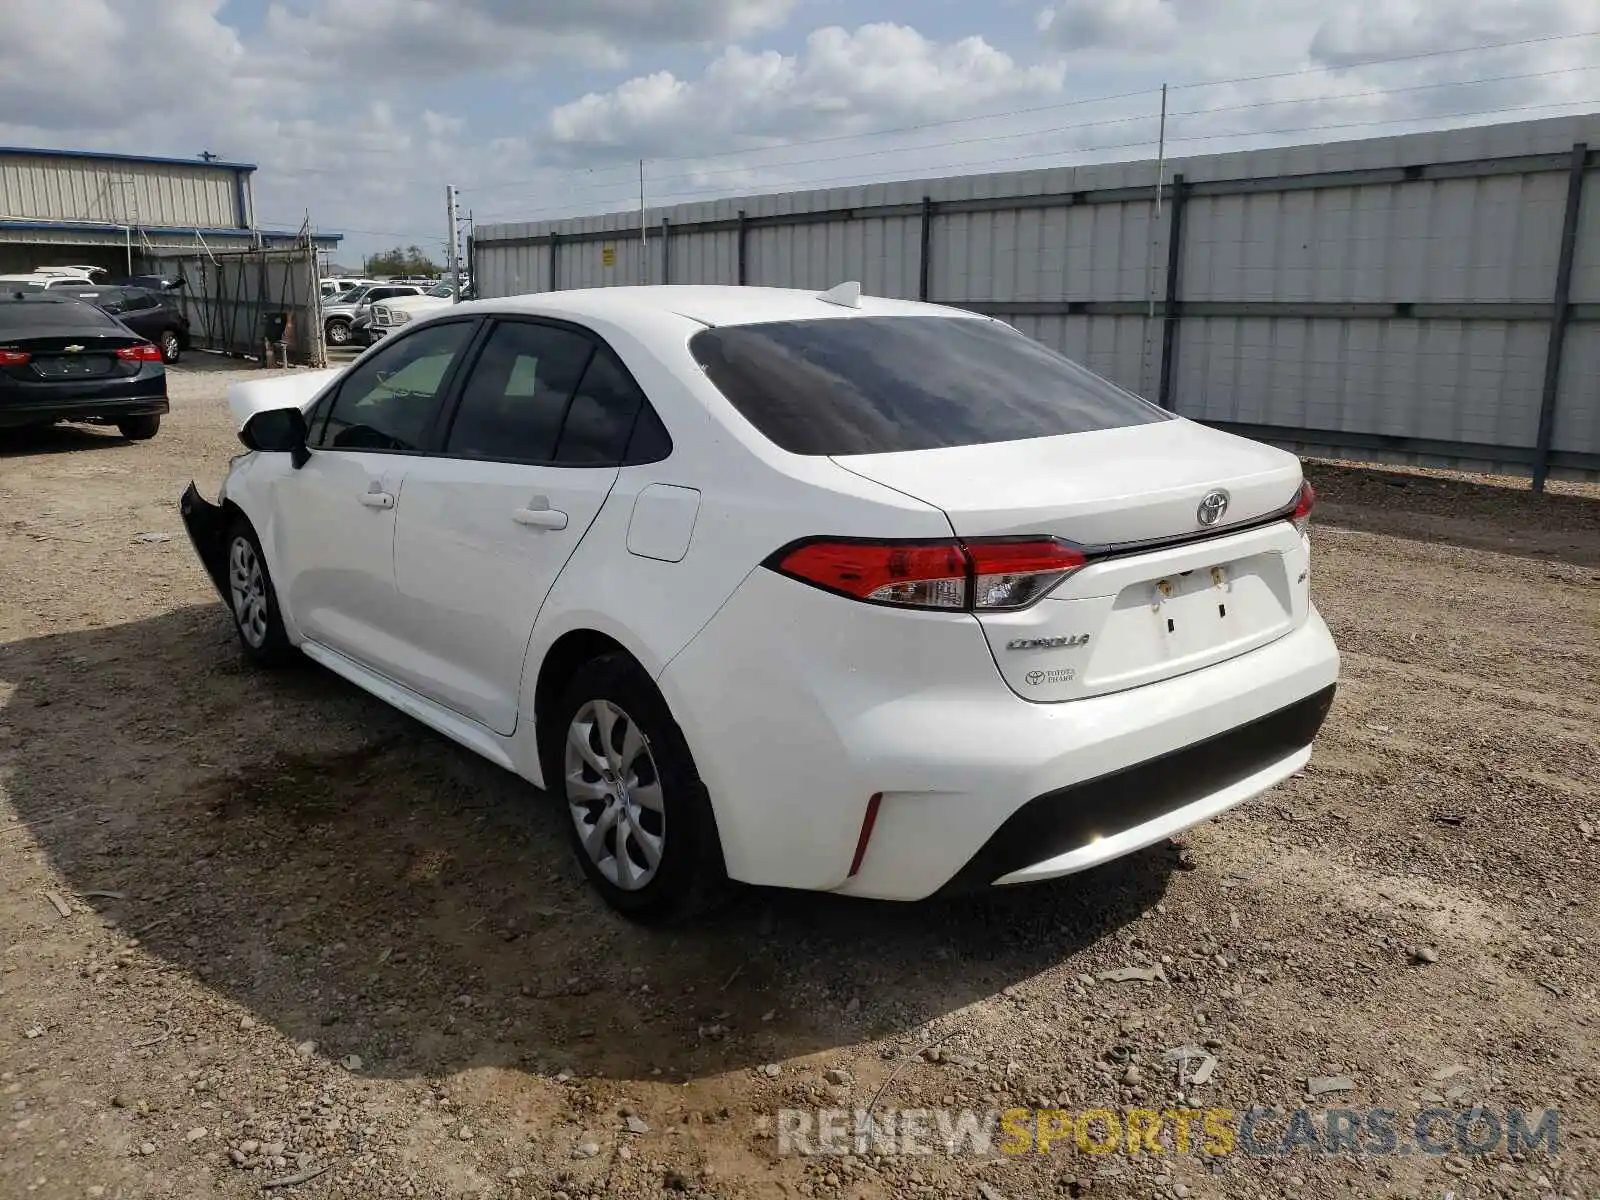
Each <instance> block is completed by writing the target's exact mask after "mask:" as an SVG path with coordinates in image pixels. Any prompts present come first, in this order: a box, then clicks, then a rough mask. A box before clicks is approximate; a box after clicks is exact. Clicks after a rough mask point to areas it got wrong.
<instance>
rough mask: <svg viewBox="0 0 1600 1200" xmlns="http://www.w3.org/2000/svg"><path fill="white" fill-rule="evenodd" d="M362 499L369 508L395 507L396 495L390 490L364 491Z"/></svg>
mask: <svg viewBox="0 0 1600 1200" xmlns="http://www.w3.org/2000/svg"><path fill="white" fill-rule="evenodd" d="M360 499H361V503H363V504H365V505H366V506H367V507H368V508H393V507H394V496H393V495H392V494H391V493H389V492H363V493H361V497H360Z"/></svg>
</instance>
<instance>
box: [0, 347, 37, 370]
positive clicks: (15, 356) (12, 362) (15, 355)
mask: <svg viewBox="0 0 1600 1200" xmlns="http://www.w3.org/2000/svg"><path fill="white" fill-rule="evenodd" d="M32 360H33V355H31V354H29V353H28V352H27V351H26V350H0V367H21V366H26V365H27V364H28V363H29V362H31V361H32Z"/></svg>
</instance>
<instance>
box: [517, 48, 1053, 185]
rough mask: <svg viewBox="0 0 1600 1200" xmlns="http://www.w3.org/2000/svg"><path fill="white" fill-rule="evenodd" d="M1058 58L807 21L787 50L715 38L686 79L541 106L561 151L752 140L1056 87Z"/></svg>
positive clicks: (1042, 93)
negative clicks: (722, 46) (1026, 62)
mask: <svg viewBox="0 0 1600 1200" xmlns="http://www.w3.org/2000/svg"><path fill="white" fill-rule="evenodd" d="M1062 78H1063V70H1062V68H1060V67H1058V66H1048V65H1045V66H1038V65H1036V66H1023V65H1020V64H1018V63H1017V62H1016V61H1014V60H1013V59H1012V58H1011V56H1010V55H1008V54H1005V53H1004V52H1002V51H1000V50H998V49H996V48H995V47H994V46H991V45H990V44H989V43H988V42H986V41H984V40H983V39H982V38H981V37H967V38H962V39H960V40H957V41H951V42H935V41H931V40H929V39H928V38H925V37H923V36H922V34H920V33H918V32H917V31H916V30H915V29H911V28H909V27H907V26H904V25H893V24H888V23H880V24H872V25H863V26H861V27H860V28H859V29H856V30H854V31H849V30H845V29H841V28H839V27H837V26H830V27H828V28H825V29H818V30H816V31H814V32H813V33H812V34H811V35H810V36H809V37H808V38H806V42H805V46H804V47H803V48H802V50H801V51H800V52H799V53H797V54H793V55H784V54H779V53H778V52H777V51H772V50H768V51H765V52H759V53H752V52H750V51H747V50H744V49H741V48H739V47H737V46H734V47H730V48H728V49H727V50H724V51H723V52H722V53H721V54H719V55H718V56H717V57H716V58H714V59H713V60H712V61H711V62H710V63H709V64H708V65H707V67H706V68H705V70H704V72H702V73H701V75H700V76H699V77H698V78H695V79H688V80H685V79H679V78H677V77H676V76H674V75H673V74H672V73H671V72H668V71H658V72H655V73H653V74H649V75H641V76H637V77H635V78H633V79H629V80H627V81H626V82H624V83H622V84H620V85H618V86H617V87H615V88H613V89H611V90H610V91H608V92H591V93H590V94H588V95H586V96H584V97H583V98H581V99H579V100H575V101H573V102H572V103H570V104H564V105H562V106H560V107H559V108H557V109H555V110H554V111H553V112H552V113H551V114H550V119H549V125H548V131H549V137H550V139H551V141H552V143H553V145H554V147H556V148H560V149H563V150H565V151H566V153H567V156H568V158H569V160H576V159H577V158H579V157H583V156H590V155H595V154H604V153H609V154H610V155H612V156H615V157H635V156H643V157H660V156H664V155H676V154H684V153H692V152H694V151H696V150H702V149H706V148H709V147H712V146H715V147H718V148H719V149H720V148H727V147H730V146H738V145H745V146H759V145H762V144H770V143H772V142H774V141H781V140H783V139H786V138H793V137H805V136H815V135H817V134H825V133H847V132H852V131H855V130H860V129H869V128H874V127H877V126H879V125H882V124H885V123H887V124H896V123H907V122H916V121H923V120H938V119H940V118H942V117H953V116H961V115H964V114H967V113H970V112H973V111H975V110H981V109H985V108H990V109H992V108H994V107H995V106H996V105H997V104H999V103H1001V102H1006V101H1026V100H1030V99H1032V100H1036V101H1037V100H1040V99H1044V98H1048V97H1050V96H1054V95H1057V94H1059V92H1060V89H1061V85H1062Z"/></svg>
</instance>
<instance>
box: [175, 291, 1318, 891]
mask: <svg viewBox="0 0 1600 1200" xmlns="http://www.w3.org/2000/svg"><path fill="white" fill-rule="evenodd" d="M229 399H230V404H231V406H232V408H233V410H234V413H235V415H236V416H237V417H238V419H239V420H240V421H241V423H242V429H241V431H240V438H241V440H242V441H243V442H244V444H245V446H246V447H247V448H248V449H249V450H250V451H251V453H248V454H244V455H242V456H240V457H239V458H237V459H235V460H234V462H233V464H232V466H231V468H230V469H229V472H228V476H227V480H226V482H225V484H224V486H223V488H222V492H221V494H220V496H219V497H218V500H217V502H216V503H215V504H213V503H211V502H209V501H207V500H205V499H203V498H202V497H201V496H200V494H199V493H198V492H197V491H196V489H195V488H194V486H193V485H191V486H190V487H189V489H188V491H187V492H186V493H185V495H184V497H183V505H182V508H183V515H184V520H185V523H186V525H187V527H188V530H189V534H190V536H191V538H192V539H193V541H194V545H195V548H196V550H197V551H198V553H199V556H200V559H201V560H202V562H203V563H204V564H205V567H206V569H207V571H208V572H209V574H210V576H211V578H212V579H213V580H214V581H215V583H216V586H217V589H218V590H219V591H220V593H221V594H222V597H223V599H224V601H225V602H226V603H227V605H228V607H229V609H230V611H231V612H232V614H233V618H234V621H235V623H236V624H237V626H238V631H239V638H240V641H241V643H242V645H243V647H244V652H245V654H247V655H248V656H250V657H251V658H253V659H255V660H257V661H259V662H261V663H263V664H268V663H276V662H281V661H283V660H285V659H289V658H292V657H295V656H297V655H298V654H301V653H303V654H305V655H306V656H308V657H310V658H311V659H313V660H315V661H316V662H318V663H320V664H322V665H323V666H325V667H327V668H329V669H330V670H332V671H334V672H336V673H337V674H339V675H342V676H344V677H345V678H346V679H349V680H351V681H352V682H354V683H355V684H357V685H358V686H360V687H362V688H365V689H366V690H368V691H369V692H372V693H373V694H375V695H376V696H378V697H380V698H382V699H383V700H386V701H388V702H389V703H390V704H393V705H395V706H396V707H397V708H400V709H401V710H403V711H404V712H406V713H409V714H410V715H411V716H413V717H415V718H417V719H418V720H420V721H422V722H423V723H424V724H427V725H429V726H432V727H433V728H434V729H436V730H438V731H439V732H441V733H443V734H445V735H446V736H448V737H450V738H453V739H455V740H456V741H457V742H459V743H461V744H462V745H464V746H467V747H468V748H470V749H472V750H475V751H477V752H478V753H479V754H481V755H483V756H485V757H486V758H488V759H490V760H492V761H494V762H496V763H498V764H500V765H501V766H503V767H505V768H506V769H507V770H510V771H514V772H515V773H517V774H518V775H520V776H522V777H523V778H525V779H527V780H529V781H530V782H532V783H534V784H536V785H538V786H541V787H543V788H545V789H546V790H547V791H549V792H550V793H552V794H553V795H554V796H555V797H556V798H557V800H558V801H559V807H560V809H561V811H562V814H563V815H562V816H561V817H560V818H559V819H560V820H562V821H563V822H564V823H565V824H566V825H567V826H568V827H569V828H570V831H571V835H572V843H573V846H574V848H575V850H576V853H577V856H578V861H579V862H580V863H581V864H582V867H583V869H584V871H585V872H587V874H588V876H589V878H590V879H591V880H592V881H593V882H594V885H595V886H596V887H597V888H598V889H599V890H600V892H601V893H602V894H603V895H604V896H605V898H606V900H607V901H609V902H610V903H611V904H612V905H613V906H615V907H616V908H617V909H619V910H621V911H623V912H625V913H628V914H630V915H634V916H637V917H640V918H647V919H664V918H670V917H675V916H683V915H686V914H688V913H692V912H695V911H699V910H703V909H704V908H705V907H706V906H707V905H708V904H709V903H710V902H712V901H713V900H715V899H716V898H718V897H720V896H722V895H724V894H725V893H726V892H727V891H728V890H729V885H730V881H745V882H749V883H756V884H766V885H776V886H782V887H791V888H810V889H817V890H824V891H833V892H841V893H846V894H850V895H856V896H872V897H882V898H893V899H902V900H914V899H918V898H921V897H926V896H930V895H933V894H935V893H939V892H942V891H945V892H947V891H951V890H955V889H967V888H975V887H976V888H982V887H988V886H991V885H996V884H1015V883H1024V882H1029V881H1033V880H1042V879H1050V878H1054V877H1056V876H1062V875H1067V874H1069V873H1071V872H1075V871H1081V870H1083V869H1084V868H1087V867H1091V866H1094V865H1095V864H1097V863H1101V862H1104V861H1106V860H1108V859H1111V858H1115V857H1116V856H1118V855H1122V854H1126V853H1128V852H1130V851H1133V850H1136V849H1138V848H1140V847H1143V846H1147V845H1150V844H1152V843H1154V842H1157V841H1159V840H1161V839H1164V838H1167V837H1169V836H1171V835H1173V834H1176V833H1178V832H1179V831H1180V830H1182V829H1185V828H1186V827H1188V826H1191V825H1194V824H1195V823H1196V822H1199V821H1203V820H1205V819H1207V818H1209V817H1213V816H1216V815H1217V814H1218V813H1221V812H1222V811H1223V810H1225V809H1227V808H1230V807H1232V806H1233V805H1236V804H1238V803H1240V802H1241V801H1243V800H1245V799H1247V798H1249V797H1250V796H1253V795H1255V794H1257V793H1259V792H1260V791H1262V790H1263V789H1265V788H1268V787H1270V786H1272V785H1273V784H1274V783H1277V782H1278V781H1279V780H1281V779H1283V778H1284V777H1286V776H1288V775H1289V774H1291V773H1293V772H1294V771H1296V770H1298V769H1299V768H1300V767H1301V766H1303V765H1304V764H1305V762H1306V760H1307V759H1308V758H1309V756H1310V754H1311V743H1312V739H1313V737H1314V736H1315V734H1316V732H1317V730H1318V728H1319V727H1320V726H1321V724H1322V721H1323V718H1324V716H1325V715H1326V713H1327V711H1328V707H1329V705H1330V703H1331V702H1332V699H1333V693H1334V686H1335V682H1336V680H1337V677H1338V672H1339V657H1338V652H1337V651H1336V650H1335V648H1334V644H1333V641H1332V639H1331V638H1330V636H1329V634H1328V630H1327V627H1326V626H1325V625H1324V624H1323V622H1322V619H1321V617H1320V616H1319V615H1318V614H1317V611H1316V609H1315V608H1314V607H1313V606H1312V604H1311V600H1310V595H1309V583H1308V579H1309V574H1310V558H1309V545H1308V542H1307V537H1306V526H1307V522H1308V519H1309V517H1310V513H1311V504H1312V492H1311V488H1310V487H1309V486H1308V485H1307V484H1306V483H1305V482H1304V481H1303V480H1302V477H1301V470H1300V464H1299V461H1298V460H1297V459H1296V458H1295V457H1294V456H1293V455H1292V454H1288V453H1286V452H1284V451H1281V450H1277V449H1273V448H1270V447H1268V446H1264V445H1260V444H1258V443H1256V442H1251V441H1247V440H1244V439H1242V438H1238V437H1234V436H1231V435H1229V434H1226V433H1221V432H1218V431H1216V430H1213V429H1209V428H1207V427H1205V426H1203V425H1199V424H1196V423H1194V422H1191V421H1187V420H1183V419H1181V418H1179V417H1175V416H1173V415H1172V414H1171V413H1169V412H1166V411H1164V410H1162V409H1160V408H1158V407H1156V406H1154V405H1152V404H1150V403H1148V402H1147V401H1145V400H1142V399H1140V398H1138V397H1137V396H1134V395H1132V394H1130V393H1128V392H1126V391H1123V390H1122V389H1121V388H1119V387H1117V386H1115V385H1113V384H1111V383H1109V382H1108V381H1106V380H1105V379H1103V378H1101V377H1099V376H1097V375H1095V374H1093V373H1092V372H1090V371H1088V370H1086V369H1085V368H1083V367H1081V366H1079V365H1077V364H1076V363H1074V362H1072V361H1070V360H1068V359H1066V358H1063V357H1062V356H1061V355H1059V354H1057V353H1055V352H1054V351H1051V350H1049V349H1047V348H1045V347H1044V346H1042V345H1040V344H1039V343H1037V342H1035V341H1032V340H1031V339H1029V338H1027V337H1025V336H1023V335H1022V334H1020V333H1018V332H1017V331H1016V330H1014V329H1012V328H1011V327H1010V326H1008V325H1005V324H1003V323H1001V322H999V321H996V320H992V319H990V318H987V317H982V316H975V315H973V314H971V313H968V312H964V311H959V310H955V309H947V308H941V307H937V306H933V305H927V304H915V303H909V302H903V301H897V300H883V299H874V298H870V297H867V296H862V295H860V289H859V288H858V287H856V286H855V285H853V284H845V285H841V286H840V287H838V288H835V289H833V290H832V291H830V292H825V293H820V294H819V293H814V292H804V291H786V290H777V289H765V288H750V287H651V288H607V289H602V290H594V291H574V292H554V293H548V294H543V295H531V296H517V297H509V298H505V299H497V300H484V301H477V302H474V303H469V304H461V305H456V306H454V307H451V308H449V309H446V310H443V311H441V312H439V313H437V314H430V315H428V316H427V317H426V318H424V319H421V320H418V321H416V322H414V323H412V324H411V325H408V326H406V327H405V328H404V329H402V330H401V331H398V332H396V333H395V334H393V335H391V337H389V338H387V339H385V341H384V342H383V344H382V345H380V346H377V347H374V348H373V349H372V350H370V351H368V352H367V353H366V354H364V355H363V356H362V357H361V358H360V359H358V360H357V361H356V362H355V363H353V364H351V365H350V366H348V367H347V368H345V369H342V370H337V371H325V372H315V373H297V374H295V375H293V376H287V377H284V378H281V379H278V380H273V381H264V382H260V383H254V382H253V383H246V384H242V385H235V387H234V388H233V389H232V391H231V392H230V397H229Z"/></svg>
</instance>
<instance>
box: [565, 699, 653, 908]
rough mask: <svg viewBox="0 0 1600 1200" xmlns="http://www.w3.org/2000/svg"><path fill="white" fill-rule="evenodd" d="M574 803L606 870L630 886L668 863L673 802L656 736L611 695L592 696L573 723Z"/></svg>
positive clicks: (568, 767) (569, 777)
mask: <svg viewBox="0 0 1600 1200" xmlns="http://www.w3.org/2000/svg"><path fill="white" fill-rule="evenodd" d="M564 763H565V779H566V787H567V804H568V806H569V808H570V810H571V813H572V822H573V824H574V825H576V826H577V829H578V838H579V840H580V841H581V842H582V843H583V849H584V852H585V853H586V854H588V856H589V858H590V861H592V862H593V863H594V865H595V866H596V867H597V868H598V869H599V871H600V873H601V874H602V875H603V876H604V877H605V878H606V879H608V880H609V881H610V882H612V883H614V884H615V885H616V886H617V887H619V888H621V889H622V890H623V891H628V892H635V891H638V890H639V889H641V888H643V887H645V886H646V885H647V884H649V883H650V881H651V880H653V879H654V878H655V877H656V872H657V871H659V870H660V869H661V853H662V850H663V849H664V848H665V845H666V820H667V814H666V807H665V803H664V800H663V796H662V791H661V777H660V776H659V775H658V774H657V773H656V762H655V758H654V756H653V755H652V754H651V753H650V743H649V741H647V740H646V738H645V736H644V732H643V731H642V730H641V729H640V728H639V726H638V724H637V723H636V722H635V721H634V720H633V718H632V717H630V716H629V715H628V714H627V713H626V712H624V711H623V710H622V709H621V708H619V707H618V706H617V705H615V704H613V703H612V702H611V701H609V700H591V701H589V702H588V703H587V704H585V705H583V707H581V708H580V709H578V712H577V714H576V715H575V716H574V717H573V718H572V723H571V725H569V726H568V728H567V742H566V750H565V756H564Z"/></svg>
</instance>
